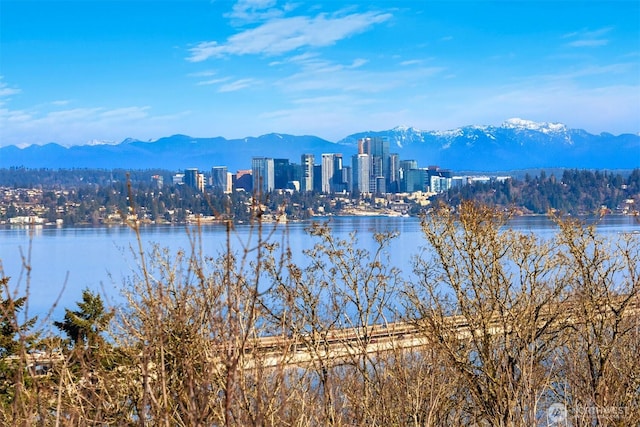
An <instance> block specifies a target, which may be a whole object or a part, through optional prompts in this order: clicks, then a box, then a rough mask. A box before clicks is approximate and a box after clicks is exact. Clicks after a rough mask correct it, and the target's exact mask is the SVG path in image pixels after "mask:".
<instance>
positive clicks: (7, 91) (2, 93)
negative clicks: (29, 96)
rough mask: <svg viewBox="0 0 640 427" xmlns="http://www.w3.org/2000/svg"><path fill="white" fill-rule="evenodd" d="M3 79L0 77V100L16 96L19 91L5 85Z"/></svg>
mask: <svg viewBox="0 0 640 427" xmlns="http://www.w3.org/2000/svg"><path fill="white" fill-rule="evenodd" d="M3 79H4V77H3V76H0V98H5V97H9V96H11V95H16V94H18V93H20V92H21V90H20V89H18V88H16V87H10V86H9V85H7V84H6V83H5V82H3V81H2V80H3Z"/></svg>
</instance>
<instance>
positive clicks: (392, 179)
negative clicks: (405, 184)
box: [386, 153, 400, 193]
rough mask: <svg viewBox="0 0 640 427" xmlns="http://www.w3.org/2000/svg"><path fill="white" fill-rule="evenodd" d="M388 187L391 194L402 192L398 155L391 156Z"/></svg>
mask: <svg viewBox="0 0 640 427" xmlns="http://www.w3.org/2000/svg"><path fill="white" fill-rule="evenodd" d="M386 185H387V192H389V193H397V192H399V191H400V156H399V155H398V154H397V153H392V154H389V182H387V183H386Z"/></svg>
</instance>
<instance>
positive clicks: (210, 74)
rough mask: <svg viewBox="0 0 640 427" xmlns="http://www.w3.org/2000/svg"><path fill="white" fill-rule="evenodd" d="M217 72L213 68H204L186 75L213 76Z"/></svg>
mask: <svg viewBox="0 0 640 427" xmlns="http://www.w3.org/2000/svg"><path fill="white" fill-rule="evenodd" d="M216 74H217V73H216V72H215V71H214V70H205V71H198V72H196V73H189V74H187V77H211V76H215V75H216Z"/></svg>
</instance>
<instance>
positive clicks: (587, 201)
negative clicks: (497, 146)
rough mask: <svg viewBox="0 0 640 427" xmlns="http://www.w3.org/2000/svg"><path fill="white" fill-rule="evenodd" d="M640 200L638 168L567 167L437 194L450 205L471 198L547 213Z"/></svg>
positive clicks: (594, 210)
mask: <svg viewBox="0 0 640 427" xmlns="http://www.w3.org/2000/svg"><path fill="white" fill-rule="evenodd" d="M634 198H635V199H637V200H638V202H640V169H635V170H634V171H633V172H632V173H631V174H630V175H629V176H628V177H626V178H625V177H623V176H622V175H620V174H614V173H608V172H600V171H589V170H577V169H567V170H565V171H564V172H563V173H562V177H560V178H558V177H556V176H555V175H553V174H551V175H548V176H547V174H546V173H544V171H542V172H541V173H540V175H539V176H537V177H533V178H532V177H531V176H529V175H528V174H527V175H526V176H525V178H524V180H517V179H515V180H512V179H509V180H506V181H491V182H488V183H475V184H472V185H465V186H462V187H456V188H452V189H451V190H450V191H449V192H448V193H445V194H442V195H441V196H438V199H440V200H446V201H447V203H449V204H452V205H459V204H460V202H461V201H462V200H474V201H476V202H479V203H485V204H487V205H491V206H502V207H507V206H508V207H513V206H515V207H517V208H521V209H523V210H525V211H526V212H530V213H536V214H546V213H547V212H549V210H556V211H561V212H565V213H570V214H574V215H576V214H594V213H598V212H599V211H600V210H601V209H602V208H603V207H604V208H605V209H608V210H611V211H613V210H616V209H618V208H619V207H622V206H623V205H624V201H625V200H627V199H634Z"/></svg>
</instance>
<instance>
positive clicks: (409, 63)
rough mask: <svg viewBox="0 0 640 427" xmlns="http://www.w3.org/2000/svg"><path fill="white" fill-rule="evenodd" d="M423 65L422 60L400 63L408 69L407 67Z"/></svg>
mask: <svg viewBox="0 0 640 427" xmlns="http://www.w3.org/2000/svg"><path fill="white" fill-rule="evenodd" d="M421 63H422V61H421V60H419V59H410V60H408V61H402V62H401V63H400V65H402V66H405V67H406V66H407V65H419V64H421Z"/></svg>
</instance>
